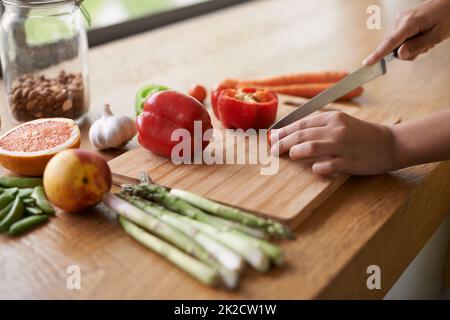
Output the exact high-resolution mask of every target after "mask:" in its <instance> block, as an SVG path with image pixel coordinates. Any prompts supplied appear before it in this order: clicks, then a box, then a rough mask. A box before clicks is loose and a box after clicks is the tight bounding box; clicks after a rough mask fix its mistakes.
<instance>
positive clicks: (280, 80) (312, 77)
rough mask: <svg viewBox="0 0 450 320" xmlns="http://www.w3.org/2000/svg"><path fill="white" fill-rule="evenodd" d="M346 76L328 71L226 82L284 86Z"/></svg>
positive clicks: (335, 79)
mask: <svg viewBox="0 0 450 320" xmlns="http://www.w3.org/2000/svg"><path fill="white" fill-rule="evenodd" d="M347 75H348V73H347V72H339V71H329V72H310V73H297V74H290V75H282V76H276V77H270V78H265V79H259V80H258V79H255V80H235V79H228V80H226V81H227V82H232V83H233V82H234V83H235V82H238V83H239V86H246V87H254V86H285V85H292V84H300V83H325V82H338V81H340V80H342V79H343V78H345V77H346V76H347Z"/></svg>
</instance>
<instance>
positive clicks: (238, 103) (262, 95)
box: [217, 88, 278, 130]
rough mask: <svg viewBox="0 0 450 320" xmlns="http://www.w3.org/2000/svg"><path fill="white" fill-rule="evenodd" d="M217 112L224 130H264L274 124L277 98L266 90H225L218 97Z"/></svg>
mask: <svg viewBox="0 0 450 320" xmlns="http://www.w3.org/2000/svg"><path fill="white" fill-rule="evenodd" d="M217 111H218V115H219V119H220V121H221V123H222V125H223V126H224V127H225V128H231V129H243V130H247V129H251V128H253V129H265V128H268V127H270V126H271V125H272V124H273V123H274V122H275V119H276V117H277V111H278V97H277V95H276V94H275V93H273V92H271V91H267V90H257V89H250V88H245V89H226V90H223V91H222V93H221V94H220V96H219V99H218V102H217Z"/></svg>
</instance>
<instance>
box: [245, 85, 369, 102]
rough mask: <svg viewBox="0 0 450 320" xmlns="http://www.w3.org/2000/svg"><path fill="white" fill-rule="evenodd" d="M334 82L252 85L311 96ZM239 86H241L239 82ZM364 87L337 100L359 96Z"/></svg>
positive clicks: (274, 90) (287, 93) (277, 91)
mask: <svg viewBox="0 0 450 320" xmlns="http://www.w3.org/2000/svg"><path fill="white" fill-rule="evenodd" d="M334 84H335V83H306V84H292V85H285V86H252V87H254V88H256V89H265V90H269V91H273V92H276V93H279V94H286V95H291V96H297V97H304V98H312V97H315V96H316V95H318V94H319V93H321V92H322V91H324V90H326V89H328V88H329V87H331V86H332V85H334ZM239 87H243V86H242V85H241V84H240V85H239ZM363 91H364V89H363V88H362V87H359V88H356V89H355V90H353V91H352V92H350V93H348V94H346V95H345V96H343V97H342V98H340V99H339V100H350V99H353V98H355V97H358V96H360V95H361V94H362V93H363Z"/></svg>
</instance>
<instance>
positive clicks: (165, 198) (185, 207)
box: [122, 182, 267, 239]
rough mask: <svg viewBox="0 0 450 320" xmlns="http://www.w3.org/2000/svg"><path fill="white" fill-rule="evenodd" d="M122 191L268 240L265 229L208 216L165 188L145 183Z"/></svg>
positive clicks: (208, 221)
mask: <svg viewBox="0 0 450 320" xmlns="http://www.w3.org/2000/svg"><path fill="white" fill-rule="evenodd" d="M122 191H123V192H122V193H126V194H132V195H136V196H139V197H141V198H144V199H147V200H152V201H154V202H157V203H159V204H161V205H162V206H164V207H166V208H168V209H170V210H172V211H175V212H178V213H181V214H183V215H186V216H188V217H191V218H193V219H196V220H199V221H202V222H205V223H208V224H211V225H213V226H216V227H221V228H222V227H226V228H229V229H235V230H238V231H241V232H243V233H247V234H249V235H251V236H254V237H257V238H261V239H266V238H267V233H266V232H265V230H264V229H258V228H252V227H249V226H246V225H242V224H240V223H237V222H235V221H230V220H226V219H223V218H220V217H217V216H211V215H209V214H206V213H205V212H203V211H202V210H201V209H199V208H197V207H195V206H193V205H191V204H190V203H189V202H187V201H185V200H183V199H182V198H180V197H177V196H175V195H172V194H171V193H169V191H168V190H167V189H165V188H164V187H161V186H158V185H155V184H149V183H146V182H144V183H141V184H140V185H124V186H123V188H122Z"/></svg>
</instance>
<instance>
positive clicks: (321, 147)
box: [289, 141, 339, 160]
mask: <svg viewBox="0 0 450 320" xmlns="http://www.w3.org/2000/svg"><path fill="white" fill-rule="evenodd" d="M338 151H339V150H338V147H337V144H336V143H334V142H332V141H307V142H304V143H300V144H297V145H295V146H293V147H292V148H291V149H290V151H289V157H290V158H291V159H292V160H301V159H304V158H313V157H322V156H331V157H333V156H335V155H337V154H338Z"/></svg>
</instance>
